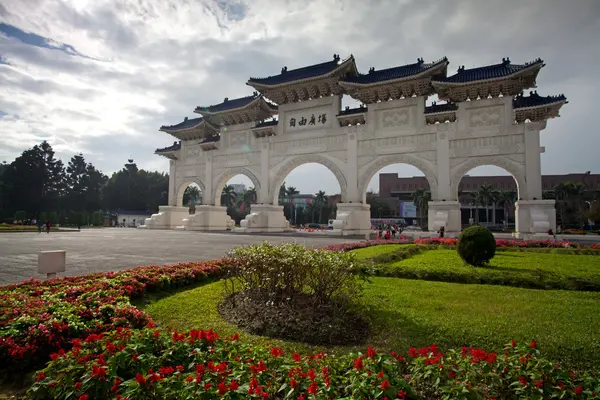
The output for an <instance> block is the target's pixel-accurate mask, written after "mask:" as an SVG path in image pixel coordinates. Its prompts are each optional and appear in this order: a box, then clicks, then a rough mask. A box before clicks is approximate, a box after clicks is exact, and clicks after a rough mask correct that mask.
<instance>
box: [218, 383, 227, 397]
mask: <svg viewBox="0 0 600 400" xmlns="http://www.w3.org/2000/svg"><path fill="white" fill-rule="evenodd" d="M217 388H218V389H219V394H220V395H221V396H222V395H224V394H225V393H227V385H225V382H221V383H219V384H218V385H217Z"/></svg>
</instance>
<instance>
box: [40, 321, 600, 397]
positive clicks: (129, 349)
mask: <svg viewBox="0 0 600 400" xmlns="http://www.w3.org/2000/svg"><path fill="white" fill-rule="evenodd" d="M52 360H53V361H51V362H50V363H49V365H48V366H47V367H46V368H45V369H44V370H42V371H39V372H38V374H37V379H36V382H35V383H34V384H33V385H32V387H31V388H30V389H29V391H28V398H30V399H49V398H52V399H87V398H99V399H100V398H101V399H125V398H129V399H156V398H160V399H192V398H203V399H212V398H223V399H243V398H255V399H307V400H308V399H334V398H338V399H341V398H345V399H349V398H353V399H358V398H361V399H384V398H387V399H395V398H397V399H423V398H426V399H455V398H461V399H513V398H527V399H542V398H544V399H559V398H560V399H577V398H579V399H584V398H585V399H593V398H598V394H599V393H600V379H599V378H598V377H596V376H593V375H589V374H576V373H574V372H573V371H569V370H568V369H565V368H563V367H561V366H560V365H557V364H554V363H552V362H549V361H547V360H545V359H543V358H541V357H540V354H539V351H538V350H537V348H536V343H535V341H534V342H531V343H530V344H529V345H525V346H516V345H514V344H508V345H507V346H506V348H505V351H504V352H502V353H499V354H496V353H490V352H487V351H485V350H481V349H472V348H463V349H462V350H448V351H445V352H442V351H441V350H440V349H438V348H437V347H436V346H435V345H431V346H429V347H426V348H422V349H410V350H409V351H408V353H407V354H403V355H400V354H397V353H391V354H380V353H378V352H377V351H376V350H375V349H373V348H371V347H369V348H368V349H367V352H366V353H364V354H363V353H349V354H345V355H338V356H334V355H328V354H323V353H319V354H315V355H300V354H298V353H294V354H288V353H286V352H284V350H283V349H281V348H278V347H271V348H269V347H262V346H253V345H249V344H243V343H240V342H238V340H237V335H234V337H232V338H228V339H222V338H220V337H219V335H218V334H217V333H215V332H213V331H212V330H209V331H196V330H194V331H190V332H177V331H171V330H160V329H156V328H146V329H143V330H130V329H124V328H117V330H116V331H115V332H112V333H108V334H104V335H102V334H98V335H90V336H89V337H87V338H85V339H84V340H75V341H74V343H73V347H72V350H71V351H69V352H67V353H59V354H54V355H53V356H52Z"/></svg>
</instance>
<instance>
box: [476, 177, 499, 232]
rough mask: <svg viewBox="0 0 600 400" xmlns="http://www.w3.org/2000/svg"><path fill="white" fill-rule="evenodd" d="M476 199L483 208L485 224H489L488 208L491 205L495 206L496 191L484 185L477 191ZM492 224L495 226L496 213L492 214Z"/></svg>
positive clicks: (490, 186)
mask: <svg viewBox="0 0 600 400" xmlns="http://www.w3.org/2000/svg"><path fill="white" fill-rule="evenodd" d="M475 193H476V198H477V199H478V200H479V202H480V204H481V205H482V206H484V207H485V222H486V223H489V220H490V214H489V206H490V205H491V204H495V203H496V201H497V199H498V190H496V188H495V187H493V186H492V185H488V184H487V183H484V184H483V185H481V186H480V187H479V189H477V191H476V192H475ZM492 224H494V225H495V224H496V213H495V212H494V213H493V215H492Z"/></svg>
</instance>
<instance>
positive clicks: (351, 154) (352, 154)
mask: <svg viewBox="0 0 600 400" xmlns="http://www.w3.org/2000/svg"><path fill="white" fill-rule="evenodd" d="M346 129H347V131H346V132H347V136H348V141H347V143H348V148H347V149H346V159H347V160H346V167H345V171H344V175H346V193H342V195H343V197H344V200H343V201H345V202H349V201H351V202H353V203H358V202H360V201H361V200H362V193H358V128H357V127H356V126H348V127H346Z"/></svg>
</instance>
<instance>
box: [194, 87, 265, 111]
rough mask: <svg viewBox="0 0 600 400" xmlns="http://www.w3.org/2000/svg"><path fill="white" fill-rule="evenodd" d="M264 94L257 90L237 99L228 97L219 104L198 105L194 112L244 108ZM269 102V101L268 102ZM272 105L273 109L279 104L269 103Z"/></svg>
mask: <svg viewBox="0 0 600 400" xmlns="http://www.w3.org/2000/svg"><path fill="white" fill-rule="evenodd" d="M260 97H262V96H260V95H259V94H258V93H257V92H254V94H252V95H251V96H246V97H240V98H237V99H231V100H230V99H228V98H227V97H226V98H225V100H224V101H223V102H222V103H219V104H215V105H212V106H209V107H200V106H198V107H196V109H195V110H194V112H196V113H201V112H202V111H204V112H209V113H219V112H222V111H227V110H233V109H236V108H242V107H245V106H247V105H248V104H250V103H252V102H253V101H254V100H256V99H258V98H260ZM267 104H269V103H267ZM269 106H270V107H272V108H273V109H275V110H276V109H277V106H275V105H272V104H269Z"/></svg>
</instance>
